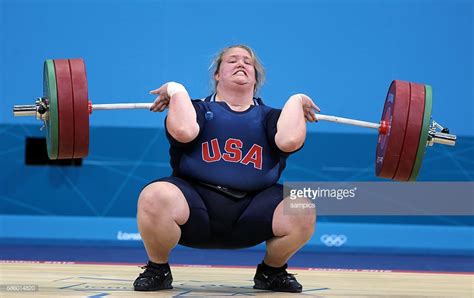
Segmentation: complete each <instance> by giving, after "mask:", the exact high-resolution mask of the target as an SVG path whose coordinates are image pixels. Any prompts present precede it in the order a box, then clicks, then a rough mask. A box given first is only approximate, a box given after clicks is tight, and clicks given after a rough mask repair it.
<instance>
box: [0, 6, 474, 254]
mask: <svg viewBox="0 0 474 298" xmlns="http://www.w3.org/2000/svg"><path fill="white" fill-rule="evenodd" d="M473 19H474V5H473V2H472V1H468V0H444V1H440V0H432V1H431V0H424V1H408V0H396V1H395V0H390V1H371V0H364V1H348V0H336V1H302V0H296V1H289V0H287V1H269V0H259V1H249V0H239V1H235V0H230V1H213V0H207V1H190V0H177V1H151V0H146V1H145V0H141V1H124V0H121V1H109V0H104V1H77V0H73V1H53V0H42V1H34V0H18V1H14V0H0V50H1V52H0V102H1V105H0V163H1V170H0V211H1V212H0V213H1V214H2V220H1V222H0V238H2V239H14V238H15V237H18V238H31V237H33V238H35V237H38V238H45V239H49V238H55V237H56V238H60V239H85V240H91V239H96V240H97V239H99V240H114V239H115V240H117V239H119V238H122V239H119V240H123V238H124V237H123V236H120V237H119V236H118V235H124V234H118V232H121V231H123V232H124V233H125V232H127V233H128V232H129V233H131V234H133V233H136V227H135V225H134V219H133V217H134V215H135V211H136V207H135V204H136V198H137V196H138V193H139V191H140V189H141V187H142V185H143V184H145V183H147V182H148V181H149V180H151V179H154V178H156V177H160V176H163V175H168V174H169V173H170V168H169V166H168V155H167V144H166V142H165V139H164V134H163V120H164V114H159V113H150V112H147V111H127V112H118V111H117V112H96V113H94V114H93V115H92V117H91V125H92V132H91V155H90V157H89V158H88V159H86V160H84V163H83V166H81V167H51V166H36V167H35V166H26V165H25V164H24V150H25V144H24V142H25V138H26V137H27V136H41V135H42V133H41V132H40V131H39V127H40V126H41V125H40V123H39V122H38V121H37V120H34V119H28V118H14V117H13V115H12V112H11V107H12V106H13V105H14V104H21V103H25V104H29V103H33V101H34V99H35V98H36V97H38V96H41V94H42V64H43V61H44V60H45V59H48V58H70V57H82V58H84V59H85V61H86V66H87V74H88V81H89V96H90V99H91V100H92V101H93V102H94V103H110V102H128V101H130V102H147V101H148V102H149V101H152V100H153V97H152V96H150V95H148V91H149V90H151V89H154V88H157V87H158V86H160V85H161V84H162V83H164V82H166V81H170V80H173V81H179V82H181V83H183V84H184V85H185V86H186V87H187V89H188V90H189V91H190V93H191V95H192V96H193V97H196V98H199V97H204V96H206V95H207V94H209V92H210V86H211V84H210V76H209V73H208V70H207V69H208V66H209V64H210V62H211V60H212V57H213V55H214V54H215V53H217V52H218V51H219V50H220V49H221V48H223V47H225V46H227V45H231V44H237V43H245V44H249V45H250V46H252V47H254V48H255V50H256V51H257V53H258V54H259V56H260V58H261V59H262V61H263V63H264V65H265V67H266V69H267V71H268V76H267V82H266V84H265V86H264V87H263V89H262V91H261V96H262V97H263V98H264V99H265V101H266V102H267V104H270V105H272V106H275V107H282V106H283V104H284V102H285V100H286V99H287V98H288V97H289V96H290V95H291V94H293V93H300V92H303V93H306V94H309V95H310V96H312V97H313V99H314V100H315V102H316V103H317V104H318V105H319V106H320V107H321V110H322V112H323V113H326V114H335V115H340V116H347V117H353V118H356V119H363V120H368V121H378V120H379V119H380V114H381V110H382V107H383V103H384V99H385V95H386V92H387V89H388V86H389V84H390V82H391V80H392V79H403V80H409V81H415V82H421V83H426V84H430V85H432V86H433V91H434V108H433V117H434V119H435V120H437V121H438V122H440V123H441V124H443V125H446V126H448V127H449V128H450V129H451V131H452V132H453V133H456V134H458V135H459V136H460V138H459V141H458V145H457V146H456V147H454V148H450V147H449V148H448V147H440V146H438V147H434V148H429V150H428V152H427V156H426V159H425V161H424V164H423V167H422V172H421V175H420V179H421V180H423V181H428V180H431V181H472V180H473V177H474V163H473V160H474V159H473V153H474V152H473V151H474V139H473V136H474V122H473V119H474V118H473V116H474V106H473V102H474V101H473V99H474V85H473V69H474V67H473V66H474V64H473V31H474V26H473ZM309 130H310V135H309V136H308V141H307V142H306V145H305V149H304V150H303V151H301V152H299V153H298V154H296V155H295V156H294V157H292V158H290V160H289V163H288V168H287V170H286V172H285V173H284V175H283V177H282V181H284V180H304V181H329V180H333V181H334V180H336V181H341V180H350V181H371V180H376V178H375V177H374V174H373V163H374V160H373V159H374V153H373V150H374V149H375V142H376V134H375V133H372V132H367V131H366V130H363V129H360V128H353V127H349V126H342V125H335V124H330V123H318V124H313V125H310V126H309ZM79 217H80V218H84V217H86V218H87V219H89V220H84V221H81V220H78V221H77V220H76V219H77V218H79ZM51 218H56V219H58V220H59V224H58V222H56V221H54V223H55V225H54V227H53V225H46V226H45V225H42V224H41V223H42V222H44V221H47V222H49V221H50V220H51ZM95 220H98V221H95ZM123 220H125V221H123ZM320 220H322V221H323V222H324V221H327V222H333V223H340V222H342V221H347V219H341V218H338V219H337V220H336V219H324V218H323V219H320ZM106 221H108V222H109V223H111V224H110V225H103V226H104V228H103V230H101V229H98V228H97V227H98V226H99V224H98V223H100V222H102V223H105V222H106ZM349 221H352V222H354V221H356V222H359V223H360V222H372V223H371V224H370V225H369V226H362V227H361V226H359V227H358V226H357V225H352V226H350V227H355V229H356V230H353V229H352V228H350V227H349V226H346V225H343V226H335V227H328V226H324V225H321V226H319V228H318V233H320V234H318V235H316V236H315V238H314V241H313V242H312V243H313V244H314V245H322V246H324V243H321V241H320V239H322V238H321V235H322V234H326V235H342V234H344V235H346V236H348V237H349V239H351V240H350V241H347V243H345V245H349V247H350V246H351V245H353V246H352V248H354V247H355V248H360V247H366V248H367V247H369V248H370V247H372V248H375V249H380V247H378V246H380V244H381V243H382V242H383V241H381V240H383V237H384V235H387V233H389V232H387V231H391V232H393V235H400V238H394V239H395V240H394V242H393V243H392V244H391V245H393V246H391V247H392V248H397V247H398V248H399V249H402V248H404V247H405V248H407V249H410V248H411V249H414V248H418V249H426V248H427V247H429V246H430V245H432V246H433V247H434V248H433V249H435V250H436V249H438V250H442V249H448V250H451V251H456V249H457V250H458V251H463V252H465V251H469V250H470V249H471V248H474V239H473V236H472V230H465V229H464V227H463V228H462V229H463V230H459V229H458V230H457V231H458V232H459V231H460V232H459V233H456V232H454V230H451V231H452V232H451V234H450V235H455V236H453V237H457V238H455V239H451V238H449V237H445V238H443V239H444V240H443V241H444V242H443V243H438V242H437V241H441V240H437V238H439V237H438V235H439V234H438V233H441V232H442V233H444V234H443V235H447V234H448V233H447V232H446V231H445V230H442V231H441V230H436V229H435V230H430V231H431V232H430V233H425V232H426V230H419V229H421V227H420V225H419V224H420V223H425V224H424V228H426V227H428V228H430V227H432V226H433V225H449V226H451V228H455V227H458V228H460V226H466V225H467V226H469V225H471V222H472V219H467V220H466V219H465V218H460V217H455V218H443V217H437V218H430V219H429V220H428V221H426V220H420V219H413V218H410V219H407V218H395V219H389V220H387V219H380V218H377V220H373V219H367V218H364V219H353V218H352V219H350V220H349ZM374 221H376V222H379V223H380V222H384V221H385V223H389V224H390V225H392V226H391V228H390V227H387V226H383V225H376V224H375V223H374ZM87 222H88V224H86V223H87ZM61 223H62V227H63V228H64V233H61V231H60V230H58V226H61ZM114 223H117V225H114ZM407 223H410V224H417V225H418V226H419V227H418V230H417V229H415V228H414V230H413V231H419V232H420V233H422V234H423V235H431V236H427V237H428V238H426V239H424V241H425V242H423V243H419V242H416V241H421V240H420V239H422V237H418V236H416V235H419V234H416V235H415V236H414V234H412V235H411V236H410V239H405V238H403V237H404V236H403V235H404V234H403V233H402V232H401V233H400V234H397V233H398V231H399V230H400V228H399V225H400V224H407ZM122 224H123V225H122ZM427 224H429V225H427ZM19 226H24V227H32V226H34V227H37V229H36V230H29V229H24V230H22V229H19V228H18V227H19ZM374 227H375V228H377V227H379V230H377V232H373V231H372V230H370V229H373V228H374ZM74 229H76V230H74ZM321 229H322V230H321ZM387 229H389V230H387ZM469 229H471V228H469ZM68 231H71V232H68ZM72 231H76V232H77V233H76V232H74V233H73V232H72ZM87 231H88V232H87ZM354 231H355V232H354ZM364 231H372V232H370V233H371V235H375V236H373V237H372V236H371V240H370V241H368V240H367V237H366V236H364V235H366V233H365V232H364ZM402 231H407V230H406V229H402ZM321 233H322V234H321ZM73 234H74V235H73ZM41 235H42V236H41ZM351 235H352V236H351ZM377 235H378V236H377ZM405 236H406V235H405ZM68 237H69V238H68ZM357 237H359V238H357ZM466 237H468V239H469V241H464V239H466ZM125 238H126V237H125ZM130 239H134V238H133V237H131V238H130ZM130 239H129V240H130ZM351 241H352V242H351ZM351 243H352V244H351ZM354 243H357V245H356V244H354ZM397 243H398V246H397ZM436 243H438V244H436ZM354 245H355V246H354ZM450 245H451V246H450ZM471 251H472V250H471Z"/></svg>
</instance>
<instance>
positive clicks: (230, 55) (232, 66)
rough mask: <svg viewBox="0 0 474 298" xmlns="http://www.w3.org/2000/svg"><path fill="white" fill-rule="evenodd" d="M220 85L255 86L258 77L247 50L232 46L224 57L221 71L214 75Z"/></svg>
mask: <svg viewBox="0 0 474 298" xmlns="http://www.w3.org/2000/svg"><path fill="white" fill-rule="evenodd" d="M214 79H215V80H216V81H217V83H218V85H221V86H223V85H224V86H225V85H231V84H237V85H240V86H243V87H244V86H246V87H250V88H252V90H253V89H254V88H255V83H256V77H255V67H254V62H253V59H252V57H251V55H250V53H249V52H247V50H245V49H242V48H231V49H229V50H228V51H227V52H226V53H225V54H224V56H223V57H222V62H221V65H220V67H219V71H218V72H217V73H216V74H215V75H214Z"/></svg>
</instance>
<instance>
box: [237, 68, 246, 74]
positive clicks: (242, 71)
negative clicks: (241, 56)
mask: <svg viewBox="0 0 474 298" xmlns="http://www.w3.org/2000/svg"><path fill="white" fill-rule="evenodd" d="M239 73H240V74H244V75H247V72H245V70H243V69H239V70H237V71H236V72H234V75H236V74H239Z"/></svg>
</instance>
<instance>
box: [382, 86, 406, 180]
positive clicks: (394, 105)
mask: <svg viewBox="0 0 474 298" xmlns="http://www.w3.org/2000/svg"><path fill="white" fill-rule="evenodd" d="M409 107H410V83H408V82H405V81H393V82H392V84H390V88H389V89H388V93H387V97H386V99H385V105H384V108H383V113H382V121H386V123H388V130H387V132H386V133H385V134H383V133H379V138H378V142H377V151H376V156H375V173H376V175H377V176H379V177H385V178H390V179H392V178H393V176H394V175H395V172H396V170H397V166H398V161H399V160H400V154H401V151H402V146H403V140H404V138H405V130H406V125H407V119H408V111H409Z"/></svg>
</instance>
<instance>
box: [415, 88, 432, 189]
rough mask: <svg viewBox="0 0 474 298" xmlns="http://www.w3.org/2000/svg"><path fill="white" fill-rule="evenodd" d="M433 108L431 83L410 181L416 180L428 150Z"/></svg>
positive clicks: (427, 90)
mask: <svg viewBox="0 0 474 298" xmlns="http://www.w3.org/2000/svg"><path fill="white" fill-rule="evenodd" d="M432 108H433V90H432V88H431V86H430V85H425V109H424V112H423V127H422V128H421V134H420V141H419V143H418V150H417V152H416V159H415V164H414V165H413V169H412V171H411V175H410V178H409V181H416V178H417V177H418V174H419V172H420V168H421V163H422V161H423V158H424V156H425V152H426V143H427V142H428V132H429V129H430V123H431V111H432Z"/></svg>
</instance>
